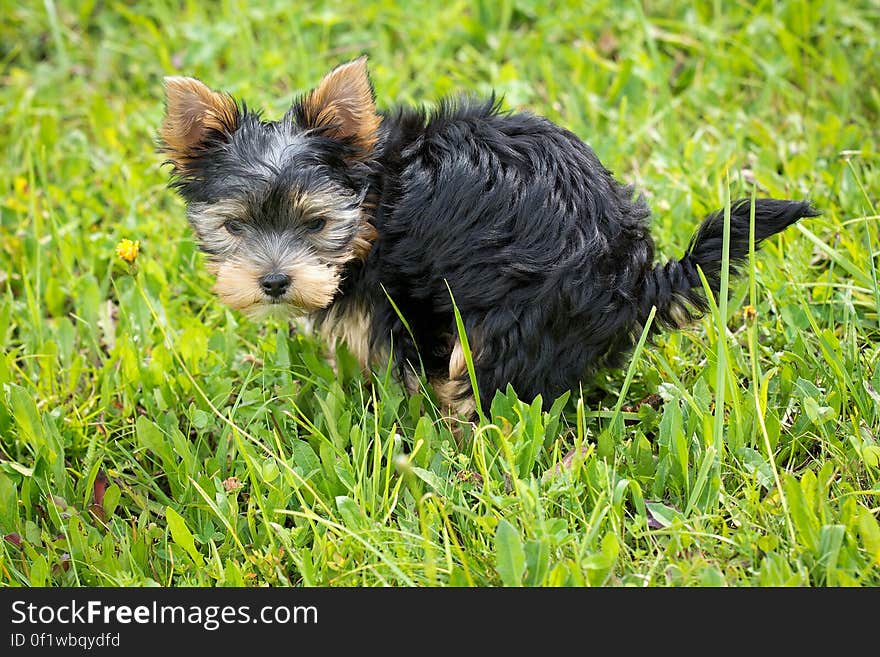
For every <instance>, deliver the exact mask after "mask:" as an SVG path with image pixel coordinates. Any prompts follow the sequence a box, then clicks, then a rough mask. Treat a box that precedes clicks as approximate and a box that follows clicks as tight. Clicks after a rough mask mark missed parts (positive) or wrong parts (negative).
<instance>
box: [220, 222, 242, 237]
mask: <svg viewBox="0 0 880 657" xmlns="http://www.w3.org/2000/svg"><path fill="white" fill-rule="evenodd" d="M223 227H224V228H225V229H226V230H227V231H228V232H229V234H230V235H241V234H242V233H243V232H244V224H243V223H241V222H240V221H236V220H235V219H229V220H227V221H226V222H224V224H223Z"/></svg>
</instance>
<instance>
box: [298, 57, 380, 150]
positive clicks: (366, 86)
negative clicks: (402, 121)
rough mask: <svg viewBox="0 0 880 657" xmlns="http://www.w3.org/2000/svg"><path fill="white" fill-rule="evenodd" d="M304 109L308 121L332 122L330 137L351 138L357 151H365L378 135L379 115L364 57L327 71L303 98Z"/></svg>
mask: <svg viewBox="0 0 880 657" xmlns="http://www.w3.org/2000/svg"><path fill="white" fill-rule="evenodd" d="M303 109H304V110H305V115H306V118H307V123H308V125H310V126H314V127H317V126H333V128H332V129H331V131H330V132H329V135H330V136H331V137H345V138H351V139H352V141H353V143H354V145H355V146H357V148H358V149H359V151H360V155H361V156H366V155H368V154H369V153H370V151H372V149H373V146H375V144H376V141H377V139H378V132H379V124H380V123H381V122H382V118H381V117H380V116H378V115H377V114H376V104H375V102H374V101H373V90H372V88H371V87H370V80H369V78H368V77H367V58H366V57H359V58H357V59H355V60H354V61H351V62H348V63H347V64H343V65H341V66H337V67H336V68H334V69H333V70H332V71H330V72H329V73H328V74H327V75H325V76H324V78H323V79H322V80H321V82H320V84H319V85H318V86H317V88H315V89H314V90H312V92H311V93H310V94H309V95H308V97H307V98H306V99H305V101H304V102H303Z"/></svg>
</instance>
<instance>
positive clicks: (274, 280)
mask: <svg viewBox="0 0 880 657" xmlns="http://www.w3.org/2000/svg"><path fill="white" fill-rule="evenodd" d="M260 287H261V288H263V292H265V293H266V294H268V295H269V296H270V297H272V298H273V299H277V298H278V297H280V296H281V295H282V294H284V293H285V292H287V288H289V287H290V276H288V275H287V274H282V273H281V272H272V273H271V274H266V275H265V276H263V277H262V278H261V279H260Z"/></svg>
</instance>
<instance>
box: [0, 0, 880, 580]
mask: <svg viewBox="0 0 880 657" xmlns="http://www.w3.org/2000/svg"><path fill="white" fill-rule="evenodd" d="M0 5H2V8H0V75H2V84H0V148H2V151H0V344H2V354H0V535H3V536H5V540H0V584H2V585H4V586H28V585H33V586H44V585H53V586H80V585H102V586H104V585H121V586H135V585H148V584H156V583H158V584H161V585H171V586H183V585H198V586H213V585H248V586H258V585H265V584H272V585H288V584H289V585H298V586H299V585H306V586H313V585H322V586H336V585H356V586H361V585H365V586H372V585H403V586H407V585H417V586H422V585H426V586H435V585H436V586H451V585H479V586H485V585H520V584H525V585H541V586H544V585H550V586H555V585H576V586H584V585H590V586H596V585H606V586H608V585H634V586H716V585H722V586H724V585H727V586H777V585H799V586H878V585H880V524H878V510H880V367H878V359H880V348H878V342H877V341H878V336H880V317H878V305H880V286H878V280H877V271H876V267H877V252H878V248H880V241H878V230H880V228H878V218H880V216H878V203H880V155H878V137H880V135H878V128H877V126H878V115H880V86H878V80H880V49H878V40H880V28H878V25H880V5H878V4H877V2H871V1H859V2H846V3H844V2H831V1H830V0H815V1H814V0H792V1H788V2H771V1H769V0H767V1H763V2H761V1H759V2H755V3H746V2H720V1H717V2H714V3H712V2H671V1H670V2H666V1H652V2H644V3H641V4H640V3H638V2H611V1H605V2H603V1H599V2H592V3H583V2H576V1H570V2H559V3H552V7H548V6H545V3H542V2H537V1H535V0H508V1H506V2H505V1H502V2H490V1H476V0H474V1H466V0H453V1H451V2H449V1H447V2H424V1H419V0H416V1H412V2H406V3H399V4H395V3H392V2H389V1H375V0H373V1H369V2H362V3H348V2H331V3H328V4H325V5H322V4H319V3H311V2H303V3H294V2H289V1H287V0H283V1H281V0H278V1H272V2H256V3H251V2H244V1H235V0H227V1H224V2H217V3H210V4H209V3H197V2H182V3H179V4H178V3H172V2H162V1H157V2H144V3H141V4H138V3H121V2H94V1H93V2H60V1H58V0H45V2H26V3H14V2H12V1H11V0H0ZM353 8H355V9H353ZM360 53H367V54H369V56H370V66H371V72H372V78H373V82H374V84H375V87H376V91H377V94H378V103H379V106H380V107H388V106H390V105H391V104H392V103H395V102H407V103H431V102H433V101H434V100H436V99H437V98H438V97H439V96H441V95H443V94H445V93H448V92H451V91H453V90H456V89H466V90H470V91H476V92H480V93H485V92H489V91H490V90H491V89H495V90H497V91H498V92H499V93H501V94H503V96H504V104H505V106H506V107H509V108H519V107H524V108H529V109H531V110H533V111H535V112H537V113H541V114H545V115H546V116H548V117H549V118H551V119H552V120H554V121H556V122H558V123H560V124H561V125H563V126H565V127H567V128H569V129H571V130H572V131H574V132H575V133H576V134H578V135H580V136H581V137H582V138H584V140H585V141H587V142H588V143H590V144H591V145H592V146H593V148H594V149H595V151H596V152H597V154H598V155H599V157H600V158H601V159H602V160H603V162H604V163H605V164H606V165H607V166H608V167H609V168H610V169H612V170H613V171H614V172H615V174H616V175H617V176H619V177H620V178H621V179H623V180H626V181H629V182H633V183H636V184H638V185H639V186H640V187H641V188H642V189H643V190H644V191H645V193H646V195H647V196H648V199H649V201H650V203H651V205H652V207H653V211H654V219H653V230H654V235H655V238H656V241H657V243H658V250H659V252H660V253H662V254H663V256H664V257H679V256H680V255H681V254H682V252H683V250H684V248H685V246H686V244H687V241H688V239H689V238H690V235H691V232H692V231H693V229H694V228H695V227H696V225H697V221H698V220H699V219H700V218H701V217H702V216H703V215H704V214H706V213H707V212H709V211H713V210H715V209H717V208H720V207H723V206H724V205H725V203H726V202H727V201H728V199H730V198H737V197H740V196H749V195H751V194H752V192H753V190H756V191H755V193H756V194H757V195H759V196H774V197H780V198H796V199H800V198H809V199H811V200H812V201H813V203H814V204H815V205H816V206H817V207H818V208H819V209H820V210H821V212H822V216H821V217H819V218H816V219H808V220H805V221H803V222H802V224H801V225H799V226H797V227H796V228H792V229H790V230H788V231H786V232H785V233H784V234H782V235H781V236H778V237H775V238H773V239H772V240H770V241H769V242H768V243H767V244H766V245H765V247H764V248H763V249H762V251H761V252H760V253H758V254H757V255H756V257H755V258H754V259H753V260H752V261H751V263H750V265H749V266H748V267H747V268H746V270H745V272H744V275H743V276H742V277H741V278H738V279H736V280H731V281H730V285H729V295H728V297H724V296H721V297H720V298H719V303H718V307H717V308H715V309H714V311H713V312H712V313H711V314H710V315H709V316H707V317H706V318H705V319H703V320H702V321H700V322H699V323H697V324H695V325H694V326H693V327H692V328H690V329H688V330H686V331H683V332H680V333H676V334H665V335H663V336H661V337H660V338H659V339H657V340H656V341H655V343H654V344H647V345H646V346H645V347H644V348H643V349H641V350H639V351H638V352H637V353H636V354H635V355H634V358H633V359H632V360H631V362H630V363H629V365H628V366H627V367H625V368H624V369H621V370H609V371H603V372H602V373H601V375H600V376H598V377H597V378H596V380H594V381H590V382H585V385H584V388H583V391H582V393H581V394H580V395H578V394H576V393H577V391H575V394H572V395H571V396H569V397H567V398H563V399H560V400H559V401H558V402H557V403H556V404H554V406H553V409H552V411H551V412H549V413H542V412H541V410H540V401H538V402H537V403H533V400H518V399H516V397H515V395H514V394H513V393H509V394H507V395H506V396H505V395H500V394H499V396H498V397H496V399H495V401H494V402H493V407H492V417H491V418H488V419H487V421H486V422H485V423H484V424H482V425H481V426H479V427H478V428H477V429H476V430H475V431H474V432H472V433H471V434H470V436H469V440H468V441H467V444H466V445H465V446H464V447H462V448H461V449H458V448H456V446H455V442H454V440H453V438H452V434H451V433H450V425H449V423H448V422H447V421H445V420H443V419H441V418H440V415H439V414H438V413H437V411H436V408H435V407H434V405H433V403H432V401H431V397H430V396H428V395H420V396H416V397H407V396H406V395H405V394H404V392H403V390H402V389H401V387H400V386H399V385H397V384H396V383H395V382H394V381H393V380H391V379H389V377H388V376H387V375H386V374H385V373H382V372H379V373H378V374H377V375H376V377H375V380H374V385H373V386H372V387H370V386H366V385H365V384H364V383H363V381H362V380H361V378H360V377H359V376H358V373H357V371H356V367H355V365H354V361H353V359H352V358H350V357H348V356H347V355H346V354H344V353H343V354H341V355H340V357H339V358H338V373H337V372H334V370H333V369H332V368H331V366H330V365H329V362H328V360H327V356H328V354H327V353H326V350H325V348H324V346H323V345H322V344H320V343H319V342H318V341H317V340H316V339H315V338H314V337H312V336H311V335H309V334H308V333H304V332H303V331H301V330H291V329H290V328H289V327H288V326H287V325H286V324H282V323H278V322H276V323H269V324H257V323H253V322H249V321H247V320H246V319H244V318H243V317H241V316H240V315H238V314H236V313H235V312H233V311H230V310H227V309H226V308H224V307H223V306H222V305H221V304H220V303H219V302H218V301H216V300H215V299H214V298H213V297H212V295H211V292H210V287H211V284H212V281H211V278H210V277H209V275H208V274H207V272H206V271H205V268H204V263H203V260H202V256H201V254H200V253H199V252H198V251H197V249H196V248H195V245H194V242H193V240H192V239H191V236H190V234H189V232H188V228H187V226H186V223H185V220H184V216H183V205H182V203H181V202H180V201H179V200H178V199H177V198H176V197H175V195H174V194H173V193H172V192H171V191H170V190H168V189H167V187H166V185H167V178H168V170H167V167H163V166H162V159H163V158H162V156H161V155H159V154H157V152H156V150H155V145H156V141H155V140H156V133H157V129H158V126H159V124H160V121H161V117H162V112H163V101H162V77H163V76H164V75H174V74H178V75H194V76H197V77H199V78H201V79H203V80H205V81H206V82H207V83H209V84H210V85H212V86H214V87H216V88H222V89H225V90H227V91H230V92H232V93H233V94H234V95H235V96H237V97H241V98H245V99H247V101H248V103H249V105H252V106H255V107H259V108H261V109H263V110H264V111H265V113H266V115H267V116H268V117H270V118H276V117H278V116H279V115H280V114H281V113H282V112H283V111H284V110H285V108H286V107H287V106H288V105H289V103H290V102H291V100H292V99H293V98H294V97H295V96H296V95H298V94H300V93H302V92H304V91H305V90H307V89H309V88H310V86H312V85H314V84H315V83H316V82H317V81H318V80H319V79H320V77H321V75H322V74H323V73H324V72H325V71H326V70H328V69H329V68H331V67H332V66H333V65H335V64H337V63H339V62H342V61H345V60H347V59H349V58H351V57H353V56H356V55H358V54H360ZM123 239H130V240H133V241H137V242H138V243H139V247H140V251H139V254H138V256H137V258H136V260H135V261H134V262H133V263H132V264H128V263H127V262H125V261H124V260H123V259H121V258H120V257H119V256H118V255H117V253H116V247H117V244H118V243H119V242H120V241H121V240H123ZM747 305H750V306H752V307H753V308H754V310H755V313H754V315H753V314H751V313H748V314H744V312H743V308H744V307H745V306H747ZM649 395H656V397H654V398H653V399H654V400H655V403H654V404H653V405H650V404H645V405H641V406H640V405H639V401H640V400H643V399H645V398H647V397H648V396H649ZM575 446H578V447H580V446H585V447H586V453H585V455H584V457H583V458H582V459H577V460H576V461H575V463H574V465H573V467H572V468H571V469H570V470H569V471H566V472H564V473H562V474H558V475H557V476H553V477H544V476H542V475H543V473H544V472H545V471H547V470H548V469H550V468H552V467H553V465H554V464H555V463H557V462H558V461H559V459H560V458H561V456H562V455H563V454H565V453H566V452H568V451H569V450H570V449H572V448H573V447H575Z"/></svg>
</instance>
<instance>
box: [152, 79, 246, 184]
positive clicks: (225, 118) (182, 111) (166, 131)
mask: <svg viewBox="0 0 880 657" xmlns="http://www.w3.org/2000/svg"><path fill="white" fill-rule="evenodd" d="M237 122H238V109H237V108H236V106H235V101H234V100H232V98H231V97H229V96H227V95H226V94H222V93H218V92H216V91H211V90H210V89H209V88H208V87H206V86H205V85H204V84H203V83H202V82H200V81H199V80H196V79H195V78H185V77H166V78H165V120H164V121H163V122H162V127H161V128H160V131H159V135H160V137H161V138H162V141H164V142H165V148H166V150H167V152H168V154H169V158H170V159H171V161H172V162H173V163H174V165H175V166H176V167H178V168H181V169H184V168H186V165H187V164H188V163H189V161H190V159H191V158H192V155H193V149H195V148H196V147H198V145H199V144H201V143H202V141H203V140H204V139H205V136H206V133H207V131H208V130H212V129H213V130H219V131H220V132H225V133H231V132H233V131H234V130H235V128H236V126H237Z"/></svg>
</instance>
